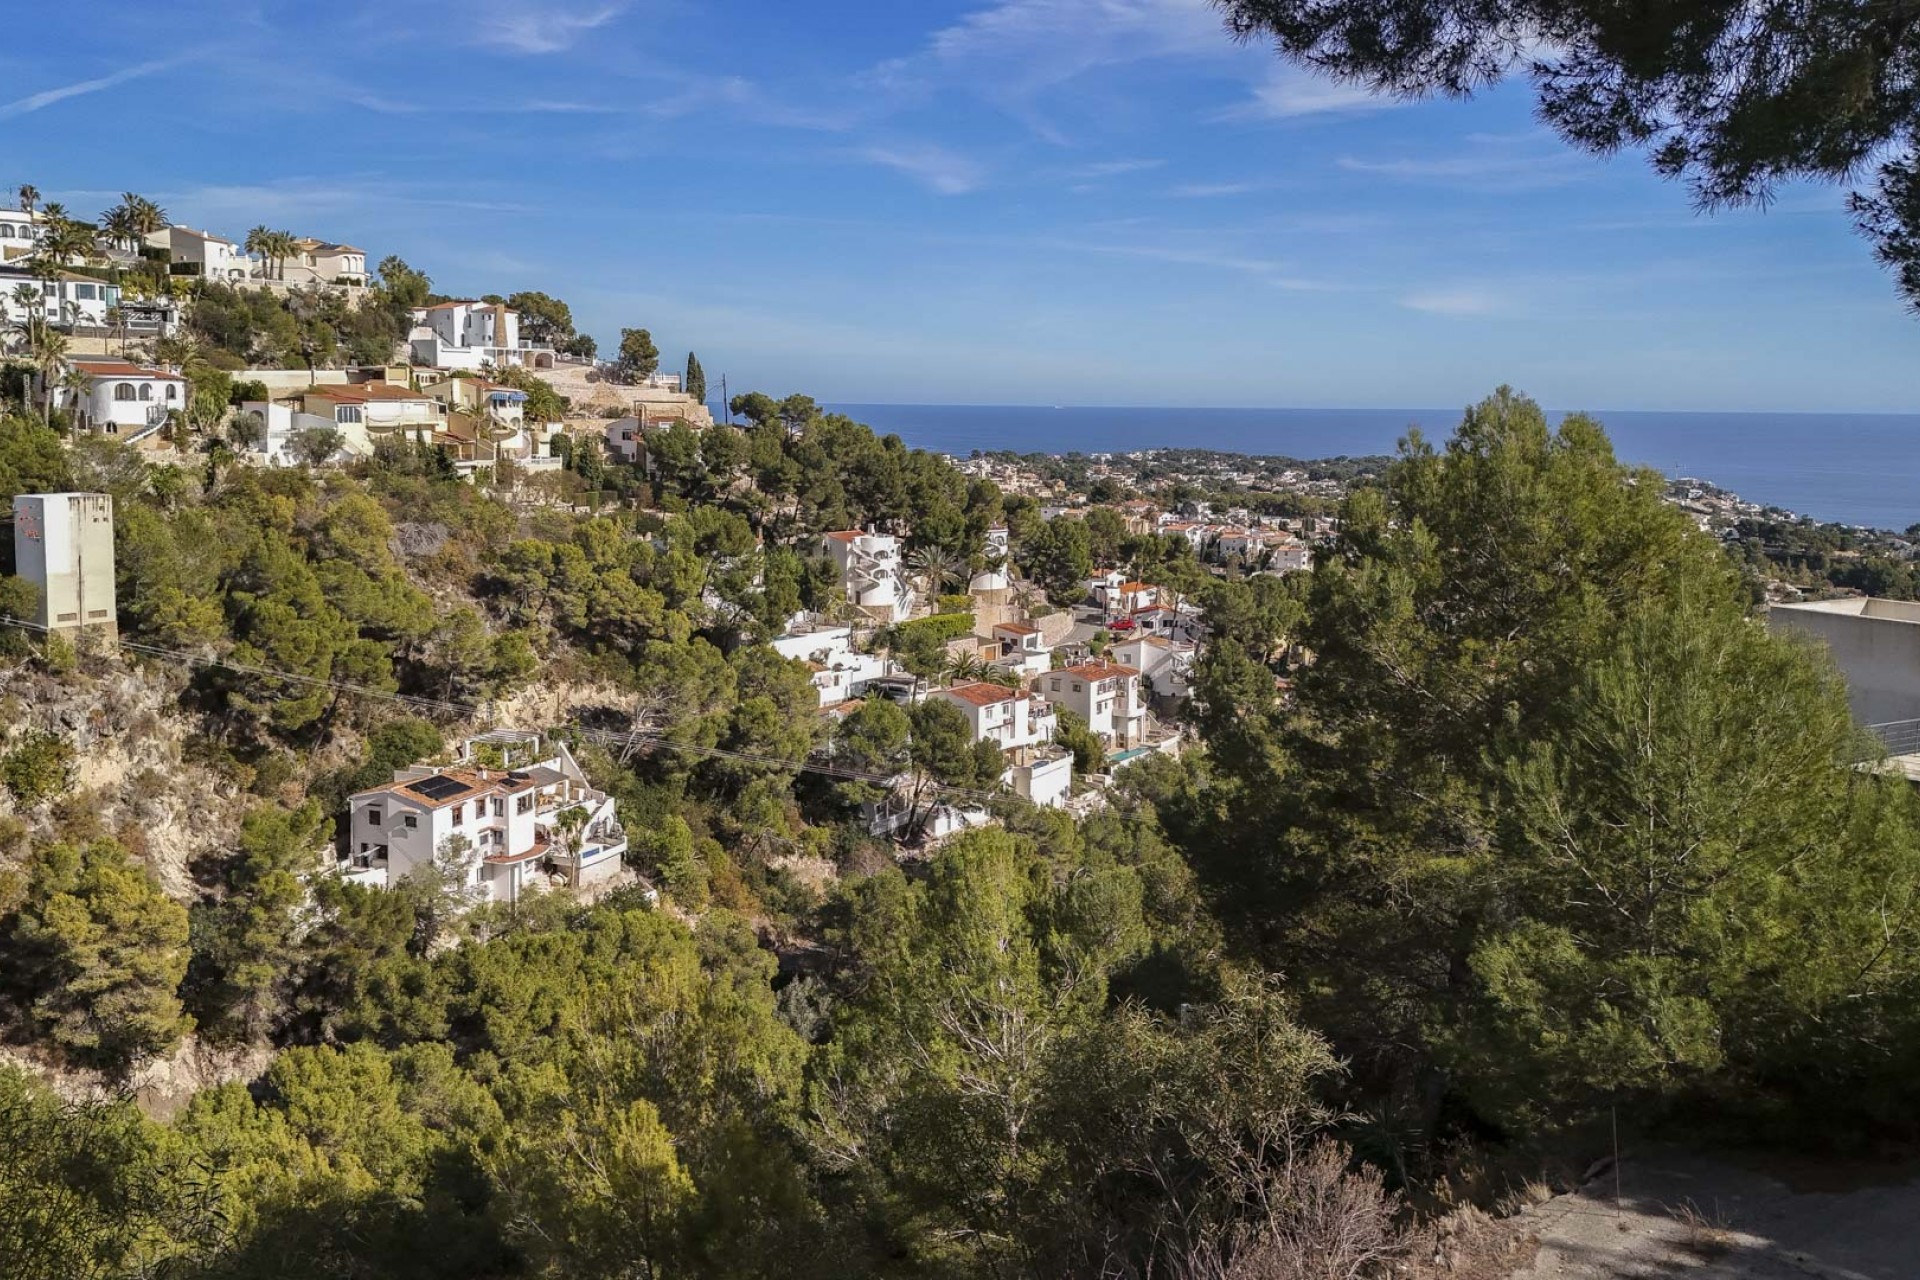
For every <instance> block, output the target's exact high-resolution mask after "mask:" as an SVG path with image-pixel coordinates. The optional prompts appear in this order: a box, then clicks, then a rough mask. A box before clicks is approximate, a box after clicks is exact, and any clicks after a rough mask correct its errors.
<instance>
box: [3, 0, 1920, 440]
mask: <svg viewBox="0 0 1920 1280" xmlns="http://www.w3.org/2000/svg"><path fill="white" fill-rule="evenodd" d="M0 139H3V140H4V141H3V142H0V184H4V189H6V190H10V189H11V188H12V187H14V186H16V185H17V184H18V183H19V182H22V181H31V182H33V183H34V184H35V185H37V186H38V187H40V189H41V190H42V192H43V193H44V195H45V197H46V198H48V199H57V200H63V201H64V202H65V203H66V204H67V205H68V206H69V208H70V209H72V210H73V211H74V212H76V213H82V214H88V215H91V214H94V213H96V212H98V211H99V210H100V209H103V208H105V207H106V206H107V205H108V204H110V203H112V202H113V200H114V198H115V194H116V193H117V192H120V191H122V190H134V191H138V192H141V193H142V194H145V195H148V196H150V197H152V198H154V199H157V200H159V201H160V202H161V203H162V204H163V205H164V206H165V207H166V208H167V210H168V211H169V213H170V214H172V216H173V217H174V218H175V219H177V220H179V221H183V222H188V223H192V224H195V225H210V226H211V227H212V228H213V229H215V230H218V231H223V232H226V233H229V234H238V233H243V232H244V231H245V230H246V229H247V228H248V227H249V226H252V225H254V224H255V223H260V222H265V223H268V224H270V225H273V226H277V227H284V228H286V229H289V230H293V231H295V232H298V233H303V234H313V235H319V236H322V237H326V238H331V239H338V240H347V241H351V242H352V243H354V244H357V245H359V246H361V247H363V248H365V249H367V250H368V252H369V254H370V256H371V257H373V258H375V259H378V258H379V257H381V256H383V255H385V254H387V253H399V254H400V255H401V256H403V257H405V258H406V259H407V260H408V261H409V262H411V263H412V264H413V265H415V266H416V267H419V268H421V269H423V270H425V271H427V272H428V273H429V274H430V275H432V276H433V278H434V280H435V282H436V284H437V286H438V287H439V288H441V289H443V290H445V291H447V292H450V293H459V294H477V293H484V292H500V293H508V292H512V291H513V290H516V289H521V288H539V289H545V290H547V291H548V292H551V293H554V294H557V295H558V296H560V297H563V298H565V299H566V300H567V301H568V302H569V303H571V304H572V306H573V308H574V313H575V316H576V318H577V319H578V320H579V321H580V322H581V326H582V327H583V328H585V329H587V330H588V331H590V332H592V333H594V334H595V335H596V336H598V337H599V338H600V340H601V342H602V344H603V346H605V345H609V344H610V343H611V340H612V339H613V338H614V337H615V335H616V334H617V331H618V329H619V328H620V327H621V326H622V325H644V326H646V327H648V328H650V329H652V331H653V333H654V335H655V337H656V339H657V340H658V342H659V344H660V346H661V349H662V350H663V352H665V353H666V354H667V359H668V362H669V364H673V363H677V362H678V360H679V359H680V358H681V355H682V353H684V352H685V351H686V350H687V349H688V348H689V347H691V348H693V349H695V350H697V351H699V353H700V355H701V359H702V362H703V363H704V364H705V366H706V368H707V369H708V371H709V374H710V376H712V377H714V378H715V380H716V382H717V377H718V375H719V374H720V373H721V372H723V371H724V372H725V373H727V374H728V376H729V380H730V385H731V386H732V388H733V389H734V390H736V391H738V390H742V389H748V388H758V389H763V390H767V391H770V392H774V393H776V394H784V393H786V392H789V391H804V392H807V393H809V394H812V395H814V396H816V397H817V398H819V399H822V400H841V401H849V400H850V401H885V400H892V401H932V402H957V403H1076V404H1190V405H1300V406H1356V407H1412V406H1431V405H1451V404H1460V403H1465V402H1467V401H1469V400H1471V399H1474V398H1477V397H1478V396H1480V395H1482V394H1484V393H1485V392H1486V391H1488V390H1489V389H1491V388H1492V387H1493V386H1495V385H1496V384H1498V383H1501V382H1510V383H1512V384H1514V385H1516V386H1519V387H1521V388H1522V389H1524V390H1526V391H1528V392H1529V393H1531V394H1533V395H1534V396H1535V397H1536V398H1538V399H1540V400H1542V401H1543V402H1545V403H1546V404H1548V405H1549V406H1551V407H1558V408H1619V409H1631V408H1645V409H1797V410H1861V411H1913V410H1915V409H1916V408H1920V403H1917V402H1920V396H1916V393H1915V380H1914V377H1913V371H1914V369H1915V367H1916V363H1915V357H1916V355H1917V354H1920V320H1915V319H1912V318H1909V317H1908V316H1907V315H1906V314H1905V313H1903V311H1902V309H1901V307H1900V305H1899V303H1898V301H1897V299H1896V297H1895V295H1894V293H1893V290H1892V288H1891V285H1890V283H1889V281H1888V279H1887V278H1886V277H1885V276H1884V275H1883V274H1882V273H1881V272H1880V270H1879V269H1878V268H1876V267H1875V266H1874V264H1873V263H1872V261H1871V259H1870V257H1869V255H1868V252H1867V249H1866V246H1865V244H1864V243H1863V242H1861V241H1860V240H1858V239H1857V238H1856V237H1854V236H1853V235H1852V234H1851V232H1850V229H1849V226H1848V223H1847V219H1846V216H1845V213H1844V211H1843V208H1842V194H1841V193H1840V192H1837V191H1834V190H1830V189H1823V188H1794V189H1789V190H1786V191H1783V192H1781V193H1780V198H1779V200H1778V201H1777V202H1776V204H1775V205H1774V206H1773V207H1772V208H1771V209H1769V210H1767V211H1764V212H1761V211H1757V210H1736V211H1731V212H1727V213H1722V214H1720V215H1718V216H1716V217H1712V218H1708V217H1703V216H1698V215H1696V214H1695V213H1694V212H1693V209H1692V207H1691V204H1690V202H1689V199H1688V195H1687V193H1686V191H1685V190H1684V189H1683V188H1681V187H1679V186H1676V185H1673V184H1670V183H1664V182H1661V181H1659V180H1658V179H1656V178H1655V177H1654V176H1653V175H1652V174H1651V173H1650V172H1649V171H1648V169H1647V167H1646V165H1645V162H1644V160H1642V159H1641V158H1640V157H1637V156H1623V157H1619V158H1616V159H1614V160H1611V161H1602V160H1597V159H1594V158H1592V157H1589V156H1585V155H1579V154H1575V153H1573V152H1571V151H1570V150H1568V149H1567V148H1566V147H1564V146H1563V145H1561V144H1560V143H1559V142H1558V141H1557V140H1555V139H1554V138H1553V137H1552V136H1551V135H1549V134H1547V133H1545V132H1543V131H1542V130H1541V129H1540V128H1539V127H1538V125H1537V124H1536V122H1535V121H1534V120H1533V118H1532V115H1531V102H1530V99H1529V97H1528V96H1527V94H1526V91H1525V87H1524V86H1523V85H1514V86H1510V87H1508V88H1503V89H1501V90H1497V91H1495V92H1492V93H1489V94H1487V95H1485V96H1483V97H1481V98H1478V99H1476V100H1474V101H1471V102H1465V103H1461V102H1425V103H1419V104H1411V105H1408V104H1397V103H1385V102H1380V101H1376V100H1371V99H1368V98H1367V97H1366V96H1365V95H1364V94H1361V93H1358V92H1356V91H1355V90H1353V89H1351V88H1349V87H1347V86H1342V85H1338V84H1333V83H1330V82H1327V81H1324V80H1320V79H1316V78H1314V77H1312V76H1311V75H1309V74H1307V73H1305V72H1302V71H1299V70H1295V69H1292V68H1289V67H1287V66H1285V65H1283V64H1281V63H1280V62H1279V61H1278V60H1277V59H1276V58H1275V57H1274V56H1273V55H1272V54H1271V53H1270V52H1269V51H1267V50H1264V49H1259V48H1244V47H1239V46H1235V45H1233V44H1232V43H1231V42H1229V41H1228V40H1227V39H1226V37H1225V36H1224V35H1223V34H1222V32H1221V30H1220V27H1219V23H1218V20H1217V18H1216V17H1215V16H1214V14H1213V13H1212V12H1211V11H1210V10H1209V9H1208V8H1207V7H1206V5H1205V4H1204V3H1203V0H976V2H972V3H957V2H954V0H917V2H916V3H912V4H900V3H878V2H873V3H868V2H865V0H862V2H860V3H850V2H843V3H830V4H815V5H799V4H792V3H773V2H771V0H466V2H465V3H462V4H457V5H453V4H445V3H433V4H428V3H420V2H417V0H340V2H339V3H330V4H312V3H308V2H306V0H298V2H280V0H273V2H269V3H255V4H242V3H230V2H226V0H169V3H166V4H153V3H151V0H90V2H89V3H86V4H80V5H73V4H69V5H34V6H28V7H25V8H23V9H22V11H21V12H20V13H17V14H15V15H13V16H12V18H11V20H10V23H9V38H8V39H7V41H6V42H5V43H4V45H0Z"/></svg>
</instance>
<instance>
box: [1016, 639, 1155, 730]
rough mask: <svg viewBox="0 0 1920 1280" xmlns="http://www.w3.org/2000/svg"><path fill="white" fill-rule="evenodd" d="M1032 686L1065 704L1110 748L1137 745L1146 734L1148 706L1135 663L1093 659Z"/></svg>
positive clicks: (1053, 672) (1049, 674)
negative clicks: (1141, 697) (1126, 664)
mask: <svg viewBox="0 0 1920 1280" xmlns="http://www.w3.org/2000/svg"><path fill="white" fill-rule="evenodd" d="M1034 689H1035V690H1036V691H1037V692H1038V693H1039V694H1040V696H1041V697H1043V698H1045V699H1046V700H1047V701H1048V702H1051V703H1053V704H1054V705H1055V706H1060V707H1067V708H1069V709H1070V710H1072V711H1073V712H1074V713H1075V714H1077V715H1078V716H1079V717H1080V718H1081V719H1082V720H1085V721H1086V722H1087V727H1088V728H1089V729H1091V730H1093V732H1094V733H1095V734H1096V735H1097V736H1099V737H1100V738H1101V739H1102V740H1103V741H1105V742H1106V744H1107V746H1108V748H1109V749H1111V750H1121V749H1124V748H1127V747H1136V746H1139V745H1140V744H1141V743H1142V742H1143V741H1144V740H1145V737H1146V724H1147V709H1146V706H1145V705H1144V704H1143V703H1142V702H1141V700H1140V671H1139V669H1138V668H1136V667H1129V666H1123V665H1121V664H1120V663H1117V662H1108V661H1105V660H1104V659H1096V660H1094V661H1092V662H1082V663H1079V664H1077V665H1075V666H1071V667H1062V668H1061V669H1060V670H1058V671H1051V672H1048V673H1047V674H1046V675H1044V676H1041V677H1039V678H1038V679H1036V680H1035V681H1034Z"/></svg>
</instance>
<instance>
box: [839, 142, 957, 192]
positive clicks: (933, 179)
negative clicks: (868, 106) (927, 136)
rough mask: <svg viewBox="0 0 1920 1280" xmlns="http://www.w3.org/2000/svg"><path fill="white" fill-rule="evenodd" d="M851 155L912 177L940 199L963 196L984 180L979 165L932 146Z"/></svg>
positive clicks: (880, 148) (922, 144)
mask: <svg viewBox="0 0 1920 1280" xmlns="http://www.w3.org/2000/svg"><path fill="white" fill-rule="evenodd" d="M854 155H855V157H856V158H858V159H861V160H865V161H866V162H868V163H869V164H877V165H881V166H884V167H885V168H888V169H893V170H896V171H898V172H900V173H904V174H906V175H907V176H908V177H911V178H915V179H917V180H919V181H920V182H921V183H923V184H924V185H925V186H927V187H928V188H929V189H931V190H933V191H937V192H939V193H940V194H941V195H943V196H960V195H965V194H967V193H968V192H969V191H975V190H978V189H979V187H980V184H981V183H982V182H984V181H985V180H986V170H985V169H984V168H983V167H982V166H981V165H980V164H978V163H977V162H975V161H973V160H969V159H968V158H967V157H965V156H961V155H955V154H954V153H953V152H951V151H948V150H947V149H946V148H945V147H938V146H934V145H933V144H932V143H925V142H916V143H910V144H904V145H896V146H872V147H863V148H861V149H860V150H858V151H856V152H855V153H854Z"/></svg>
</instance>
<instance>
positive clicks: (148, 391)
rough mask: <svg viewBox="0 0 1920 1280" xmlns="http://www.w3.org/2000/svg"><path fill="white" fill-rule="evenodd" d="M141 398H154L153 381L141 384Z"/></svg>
mask: <svg viewBox="0 0 1920 1280" xmlns="http://www.w3.org/2000/svg"><path fill="white" fill-rule="evenodd" d="M140 398H141V399H142V400H151V399H153V384H152V383H151V382H143V383H141V384H140Z"/></svg>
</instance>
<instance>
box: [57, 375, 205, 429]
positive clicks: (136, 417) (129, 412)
mask: <svg viewBox="0 0 1920 1280" xmlns="http://www.w3.org/2000/svg"><path fill="white" fill-rule="evenodd" d="M69 364H70V365H71V366H72V368H73V370H74V371H75V372H77V373H79V374H81V375H82V376H83V377H84V378H85V379H86V382H87V386H86V389H85V390H70V389H68V388H67V387H64V386H62V387H59V388H57V389H56V390H55V392H54V397H53V402H54V404H55V405H57V406H58V407H60V408H62V409H65V410H66V411H67V412H68V413H70V414H72V415H73V429H74V430H75V431H91V432H93V433H94V434H95V435H104V436H113V437H114V438H116V439H118V440H122V441H125V442H128V443H133V442H136V441H139V440H143V439H145V438H147V437H148V436H151V435H154V434H155V433H157V432H158V431H159V430H160V428H162V427H164V426H166V425H167V417H168V415H169V414H172V413H174V412H176V411H180V410H184V409H185V408H186V406H187V380H186V379H185V378H182V377H181V376H180V375H179V374H176V373H168V372H167V371H166V370H164V369H149V368H147V367H145V366H144V365H137V364H129V363H128V362H127V361H125V360H108V359H98V360H95V359H79V360H73V361H69Z"/></svg>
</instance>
